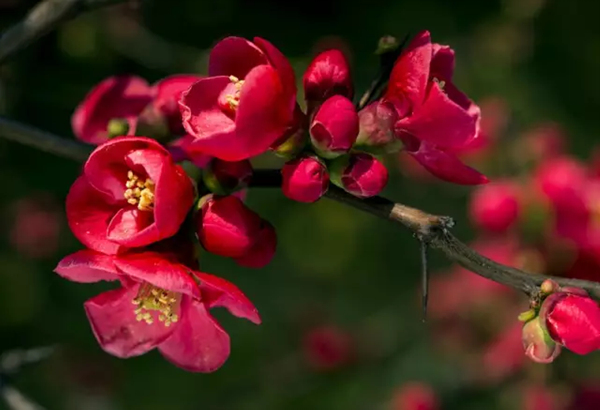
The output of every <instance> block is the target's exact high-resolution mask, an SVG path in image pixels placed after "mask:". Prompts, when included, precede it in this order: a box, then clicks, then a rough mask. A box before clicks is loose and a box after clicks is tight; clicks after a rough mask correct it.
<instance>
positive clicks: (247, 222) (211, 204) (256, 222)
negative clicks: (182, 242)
mask: <svg viewBox="0 0 600 410" xmlns="http://www.w3.org/2000/svg"><path fill="white" fill-rule="evenodd" d="M260 230H261V218H260V216H258V214H257V213H256V212H254V211H252V210H251V209H250V208H248V207H247V206H246V205H244V203H243V202H242V201H241V200H240V199H239V198H236V197H235V196H231V195H230V196H225V197H218V196H215V197H212V198H209V199H208V200H207V201H206V202H204V204H203V205H202V209H201V214H200V215H199V217H198V218H197V221H196V232H197V235H198V239H199V240H200V243H201V244H202V246H203V247H204V249H206V250H207V251H209V252H211V253H214V254H216V255H220V256H225V257H230V258H239V257H242V256H244V255H246V254H247V253H248V252H249V251H250V250H251V249H252V246H253V245H254V242H255V241H256V238H257V237H258V234H259V233H260Z"/></svg>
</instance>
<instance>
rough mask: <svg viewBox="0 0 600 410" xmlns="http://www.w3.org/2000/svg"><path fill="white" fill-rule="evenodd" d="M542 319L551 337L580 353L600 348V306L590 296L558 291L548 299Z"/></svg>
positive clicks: (542, 310)
mask: <svg viewBox="0 0 600 410" xmlns="http://www.w3.org/2000/svg"><path fill="white" fill-rule="evenodd" d="M540 320H541V321H542V323H543V325H544V326H545V329H546V330H547V332H548V334H549V335H550V337H551V338H552V339H553V340H554V341H556V343H559V344H561V345H562V346H564V347H566V348H567V349H569V350H571V351H572V352H575V353H577V354H588V353H591V352H593V351H595V350H598V349H599V348H600V307H599V306H598V303H597V302H596V301H594V300H592V299H591V298H589V297H588V296H584V295H581V294H575V293H570V292H565V291H562V292H556V293H553V294H551V295H550V296H548V297H547V298H546V300H544V302H543V303H542V307H541V309H540Z"/></svg>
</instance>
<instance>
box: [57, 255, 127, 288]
mask: <svg viewBox="0 0 600 410" xmlns="http://www.w3.org/2000/svg"><path fill="white" fill-rule="evenodd" d="M54 272H56V273H58V274H59V275H60V276H62V277H63V278H65V279H68V280H71V281H73V282H81V283H92V282H98V281H101V280H106V281H112V280H116V279H118V273H117V268H116V267H115V264H114V256H109V255H104V254H102V253H98V252H94V251H92V250H89V249H86V250H83V251H79V252H75V253H72V254H71V255H68V256H65V257H64V258H63V259H62V260H61V261H60V262H58V265H57V266H56V268H54Z"/></svg>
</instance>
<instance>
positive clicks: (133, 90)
mask: <svg viewBox="0 0 600 410" xmlns="http://www.w3.org/2000/svg"><path fill="white" fill-rule="evenodd" d="M153 96H154V91H153V89H152V87H151V86H150V85H148V83H147V82H146V80H144V79H143V78H139V77H135V76H119V77H109V78H107V79H105V80H103V81H102V82H101V83H100V84H98V85H97V86H96V87H94V88H93V89H92V90H91V91H90V92H89V93H88V95H87V96H86V97H85V98H84V99H83V101H82V102H81V103H80V104H79V105H78V106H77V108H76V109H75V112H74V113H73V117H72V118H71V126H72V128H73V132H74V133H75V136H76V137H77V138H79V139H80V140H82V141H84V142H87V143H89V144H94V145H98V144H101V143H103V142H105V141H107V140H108V139H109V137H110V135H109V132H108V128H109V123H110V122H111V120H121V121H123V122H124V123H123V127H124V131H125V132H123V133H122V134H121V135H126V134H129V135H133V134H134V133H135V128H136V125H137V117H138V115H139V114H140V113H141V112H142V111H143V110H144V108H145V107H146V106H147V105H148V104H149V103H150V101H151V100H152V98H153ZM113 136H114V135H113Z"/></svg>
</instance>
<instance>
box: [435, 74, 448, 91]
mask: <svg viewBox="0 0 600 410" xmlns="http://www.w3.org/2000/svg"><path fill="white" fill-rule="evenodd" d="M433 82H434V83H437V84H438V85H439V86H440V88H441V89H442V90H443V89H444V86H445V85H446V82H445V81H444V80H440V79H439V78H437V77H433Z"/></svg>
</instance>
